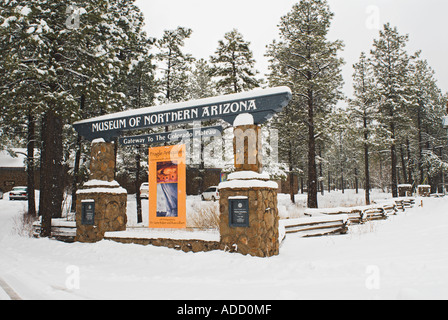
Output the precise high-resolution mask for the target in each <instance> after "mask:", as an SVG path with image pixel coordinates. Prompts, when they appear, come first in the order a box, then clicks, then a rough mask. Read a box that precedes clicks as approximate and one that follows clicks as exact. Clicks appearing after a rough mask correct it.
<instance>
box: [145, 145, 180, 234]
mask: <svg viewBox="0 0 448 320" xmlns="http://www.w3.org/2000/svg"><path fill="white" fill-rule="evenodd" d="M185 152H186V148H185V145H175V146H165V147H158V148H151V149H149V228H176V229H183V228H186V226H187V223H186V165H185V161H186V156H185Z"/></svg>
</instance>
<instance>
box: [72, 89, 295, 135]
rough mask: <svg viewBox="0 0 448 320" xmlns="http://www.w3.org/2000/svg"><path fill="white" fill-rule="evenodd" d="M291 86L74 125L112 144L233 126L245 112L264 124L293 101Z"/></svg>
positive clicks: (142, 111) (138, 111)
mask: <svg viewBox="0 0 448 320" xmlns="http://www.w3.org/2000/svg"><path fill="white" fill-rule="evenodd" d="M291 98H292V93H291V90H290V89H289V88H288V87H278V88H270V89H259V90H253V91H250V92H245V93H238V94H231V95H225V96H219V97H214V98H207V99H200V100H192V101H188V102H181V103H174V104H168V105H161V106H156V107H149V108H142V109H135V110H129V111H124V112H119V113H115V114H110V115H105V116H101V117H97V118H92V119H88V120H83V121H79V122H76V123H75V124H74V125H73V126H74V128H75V129H76V130H77V131H78V133H79V134H80V135H81V136H83V137H84V138H85V139H87V140H90V141H93V140H94V139H97V138H103V139H104V140H106V141H111V140H112V139H113V138H114V137H117V136H119V135H121V133H122V132H123V131H129V130H141V129H145V128H152V127H159V126H168V125H174V124H181V123H193V122H194V121H205V120H211V119H222V120H224V121H226V122H228V123H231V124H232V123H233V121H234V120H235V118H236V117H237V116H238V115H240V114H243V113H250V114H252V116H253V118H254V122H255V124H262V123H264V122H265V121H266V120H268V119H269V118H270V117H272V115H274V114H275V113H276V112H280V111H281V110H282V109H283V108H284V107H285V106H286V105H287V104H288V103H289V101H290V100H291Z"/></svg>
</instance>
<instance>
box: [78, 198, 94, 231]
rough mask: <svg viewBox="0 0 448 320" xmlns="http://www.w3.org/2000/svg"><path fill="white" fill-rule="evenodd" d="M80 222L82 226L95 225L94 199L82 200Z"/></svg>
mask: <svg viewBox="0 0 448 320" xmlns="http://www.w3.org/2000/svg"><path fill="white" fill-rule="evenodd" d="M81 220H82V221H81V223H82V225H84V226H93V225H95V201H93V200H84V201H82V219H81Z"/></svg>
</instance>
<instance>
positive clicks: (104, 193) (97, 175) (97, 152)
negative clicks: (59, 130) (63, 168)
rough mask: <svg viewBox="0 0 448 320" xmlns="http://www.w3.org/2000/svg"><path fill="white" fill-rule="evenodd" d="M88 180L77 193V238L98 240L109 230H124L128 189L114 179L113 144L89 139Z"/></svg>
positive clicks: (80, 240)
mask: <svg viewBox="0 0 448 320" xmlns="http://www.w3.org/2000/svg"><path fill="white" fill-rule="evenodd" d="M90 172H91V173H90V180H89V181H88V182H86V183H85V184H84V186H83V189H81V190H79V191H78V192H77V202H76V241H79V242H97V241H101V240H103V238H104V233H105V232H108V231H124V230H126V223H127V216H126V205H127V191H126V190H125V189H124V188H121V187H120V185H119V184H118V182H116V181H114V172H115V156H114V144H113V143H106V142H104V140H103V139H98V140H95V141H93V142H92V151H91V162H90Z"/></svg>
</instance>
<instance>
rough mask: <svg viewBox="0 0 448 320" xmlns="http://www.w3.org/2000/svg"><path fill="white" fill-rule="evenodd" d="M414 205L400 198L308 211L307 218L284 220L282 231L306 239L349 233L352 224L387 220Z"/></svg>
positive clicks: (410, 201) (410, 200)
mask: <svg viewBox="0 0 448 320" xmlns="http://www.w3.org/2000/svg"><path fill="white" fill-rule="evenodd" d="M414 205H415V199H414V198H397V199H393V200H389V201H387V202H384V203H377V204H373V205H370V206H361V207H346V208H343V207H339V208H332V209H306V210H305V217H303V218H298V219H285V220H280V228H282V229H284V231H283V233H284V234H285V235H286V234H297V235H299V236H302V237H315V236H323V235H331V234H346V233H347V232H348V230H349V226H350V224H363V223H366V222H368V221H373V220H385V219H387V218H388V217H389V216H391V215H397V214H398V213H399V212H403V211H405V210H406V208H412V207H414Z"/></svg>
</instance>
